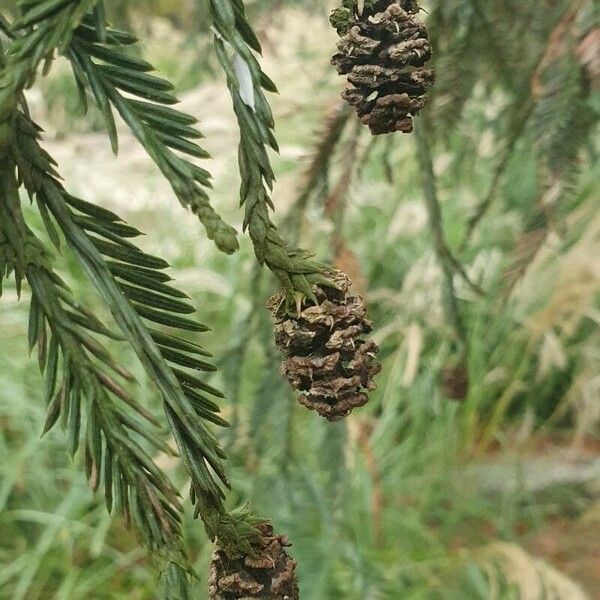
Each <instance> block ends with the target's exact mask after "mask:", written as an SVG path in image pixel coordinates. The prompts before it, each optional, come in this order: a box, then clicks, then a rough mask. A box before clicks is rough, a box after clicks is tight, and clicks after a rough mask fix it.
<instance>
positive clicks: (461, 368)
mask: <svg viewBox="0 0 600 600" xmlns="http://www.w3.org/2000/svg"><path fill="white" fill-rule="evenodd" d="M442 393H443V394H444V396H446V397H447V398H450V400H464V399H465V398H466V397H467V395H468V393H469V370H468V368H467V365H466V363H465V362H463V361H461V362H459V363H458V364H452V363H450V364H447V365H446V366H445V367H444V368H443V369H442Z"/></svg>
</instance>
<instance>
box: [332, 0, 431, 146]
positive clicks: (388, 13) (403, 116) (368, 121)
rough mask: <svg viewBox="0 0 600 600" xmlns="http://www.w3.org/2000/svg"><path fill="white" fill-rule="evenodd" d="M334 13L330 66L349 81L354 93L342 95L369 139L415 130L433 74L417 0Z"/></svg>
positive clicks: (383, 1)
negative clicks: (428, 64)
mask: <svg viewBox="0 0 600 600" xmlns="http://www.w3.org/2000/svg"><path fill="white" fill-rule="evenodd" d="M345 4H350V5H351V6H352V8H347V7H343V8H340V9H337V10H335V11H334V12H333V13H332V16H331V19H330V20H331V23H332V25H333V26H334V27H336V29H337V30H338V33H339V34H340V35H341V36H342V37H341V39H340V41H339V42H338V45H337V47H338V52H336V53H335V54H334V55H333V57H332V58H331V63H332V64H333V65H334V66H335V67H336V69H337V71H338V73H339V74H340V75H348V82H349V83H350V84H351V86H352V87H349V88H347V89H346V90H344V91H343V92H342V98H344V99H345V100H346V101H347V102H348V103H349V104H351V105H352V106H354V107H355V109H356V112H357V114H358V116H359V117H360V119H361V121H362V122H363V123H364V124H365V125H368V126H369V129H370V130H371V133H372V134H374V135H379V134H382V133H391V132H393V131H402V132H404V133H410V132H411V131H412V129H413V122H412V115H415V114H417V113H418V112H419V111H420V110H421V109H422V108H423V107H424V106H425V105H426V104H427V101H428V91H429V89H430V88H431V86H432V85H433V80H434V73H433V69H431V68H429V67H425V66H424V65H425V63H426V62H427V61H428V60H429V59H430V58H431V44H430V43H429V38H428V35H427V31H426V29H425V26H424V25H423V23H421V22H420V21H418V20H417V19H416V18H415V15H416V13H418V11H419V7H418V4H417V2H416V1H415V0H371V1H369V0H367V1H366V2H365V6H364V9H363V12H362V14H361V15H360V16H357V15H356V6H355V5H354V1H353V0H345Z"/></svg>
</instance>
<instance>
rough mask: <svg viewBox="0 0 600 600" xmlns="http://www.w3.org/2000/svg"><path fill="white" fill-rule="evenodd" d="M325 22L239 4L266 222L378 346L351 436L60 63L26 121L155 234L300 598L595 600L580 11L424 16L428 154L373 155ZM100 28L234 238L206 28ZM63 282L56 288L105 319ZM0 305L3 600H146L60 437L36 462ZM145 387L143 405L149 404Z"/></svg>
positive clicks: (38, 392) (144, 23) (236, 470)
mask: <svg viewBox="0 0 600 600" xmlns="http://www.w3.org/2000/svg"><path fill="white" fill-rule="evenodd" d="M333 6H334V5H333V4H332V3H321V2H316V1H312V0H269V1H267V0H257V1H255V2H251V3H249V5H248V8H249V14H250V16H251V19H252V21H253V23H254V25H255V28H256V30H257V32H258V34H259V37H260V39H261V41H262V43H263V45H264V50H265V52H264V68H265V71H266V72H267V73H268V74H269V75H270V76H271V78H272V79H273V80H274V81H275V82H276V84H277V86H278V88H279V90H280V94H279V95H277V96H273V97H272V101H273V106H274V110H275V114H276V134H277V137H278V141H279V143H280V146H281V153H280V155H278V156H274V157H273V160H274V166H275V168H276V173H277V175H278V183H277V185H276V187H275V193H274V200H275V203H276V205H277V208H278V211H277V215H276V216H277V219H278V221H279V222H280V223H282V225H283V226H284V227H285V229H286V230H287V231H288V234H289V235H290V237H292V238H293V239H296V240H298V241H300V242H301V243H302V245H303V246H304V247H311V248H315V249H317V250H318V251H319V255H320V256H321V257H322V258H327V259H329V260H331V261H332V262H334V263H335V264H337V265H338V266H340V267H341V268H343V269H345V270H346V271H347V272H348V273H349V274H350V275H351V276H352V278H353V280H354V284H355V288H356V290H357V291H358V292H360V293H362V294H364V295H365V296H366V297H367V298H368V301H369V305H370V310H371V316H372V318H373V320H374V321H375V324H376V325H375V326H376V330H375V336H376V339H377V341H378V343H380V345H381V347H382V351H381V356H382V358H383V364H384V370H383V372H382V374H381V375H380V376H379V377H378V390H377V391H376V392H375V393H374V394H373V395H372V399H371V401H370V403H369V405H368V406H367V407H365V408H364V409H361V410H359V411H356V412H355V413H354V414H353V415H352V416H351V417H349V418H348V419H347V420H346V421H345V422H343V423H337V424H333V425H331V424H328V423H325V422H322V421H321V420H320V419H319V418H318V416H316V415H315V414H312V413H311V414H308V413H307V412H306V410H305V409H303V408H301V407H300V406H298V405H297V403H296V402H295V401H294V399H293V397H292V396H291V394H290V393H289V391H288V389H287V386H286V384H285V382H284V381H283V380H282V378H281V377H280V376H279V374H278V362H279V358H278V356H277V354H276V352H275V351H274V348H273V345H272V340H271V323H270V317H269V315H268V313H267V311H266V310H265V309H264V303H265V300H266V299H267V298H268V296H269V295H270V294H271V293H272V292H274V291H275V290H274V289H273V287H272V286H273V282H272V280H271V278H270V277H269V276H268V274H267V273H265V272H264V271H261V270H260V269H258V268H257V267H256V266H255V261H254V258H253V254H252V251H251V247H250V245H249V244H248V243H247V242H246V241H244V242H243V243H242V248H241V251H240V252H239V253H238V254H236V255H235V256H233V257H225V256H223V255H220V254H218V253H217V252H216V251H215V250H214V249H213V247H212V246H211V245H210V243H209V242H208V241H207V240H205V239H204V238H203V234H202V231H200V229H199V227H198V225H197V223H196V221H195V218H194V217H193V216H192V215H187V214H186V213H185V212H184V211H181V210H178V209H177V208H173V207H174V206H175V204H173V201H172V199H171V197H170V193H169V190H168V187H167V185H166V184H165V183H164V182H163V181H162V179H161V178H160V176H159V174H158V173H157V172H156V170H155V169H154V168H153V166H152V165H151V164H150V163H149V161H148V159H147V158H146V157H145V156H144V153H143V152H142V151H141V150H140V149H139V148H138V147H137V146H136V143H135V141H134V140H133V139H131V138H130V137H128V135H127V133H126V132H125V131H123V132H122V140H123V142H122V148H121V155H120V160H119V162H116V161H115V160H114V158H113V157H112V156H111V154H110V148H109V145H108V142H107V140H106V138H105V136H104V134H103V130H102V123H101V119H99V118H98V117H97V115H94V114H93V113H91V114H88V116H87V117H86V118H85V119H84V118H83V116H82V115H81V113H80V111H79V108H78V107H77V105H76V103H75V101H74V98H75V94H74V85H73V82H72V81H71V79H70V75H69V73H68V70H67V69H66V68H65V69H64V70H61V69H60V68H57V69H55V70H53V72H52V75H51V76H49V77H48V78H46V79H45V80H44V81H43V82H42V84H41V85H40V86H38V89H37V90H36V91H35V92H32V93H31V94H30V98H29V100H30V105H31V106H32V109H33V111H34V113H35V116H36V118H37V119H38V120H40V121H42V122H43V123H44V126H45V129H46V131H47V135H46V143H47V145H48V146H49V147H50V148H51V152H52V154H53V155H54V156H56V157H57V158H58V159H59V162H60V167H61V172H62V173H63V174H64V175H65V176H66V179H67V181H68V183H69V185H70V186H71V188H73V191H74V193H78V194H80V195H82V196H83V197H85V198H86V199H88V200H91V201H95V202H98V203H100V204H103V205H105V206H108V207H109V208H111V207H113V208H118V210H119V212H121V213H125V214H124V216H125V217H126V218H127V220H128V221H129V222H130V223H131V224H133V225H136V226H140V228H141V229H143V230H144V231H146V232H147V233H148V235H147V236H146V238H145V247H146V248H147V249H150V250H151V251H152V252H153V253H155V254H159V255H163V256H165V257H166V258H167V259H168V260H169V261H170V262H171V263H172V264H173V275H174V277H175V278H176V279H177V280H178V282H179V283H180V285H181V287H182V288H183V289H185V290H186V291H187V292H188V293H189V294H190V295H191V296H192V297H193V299H194V302H195V303H196V304H197V306H198V308H199V311H200V318H201V320H202V321H203V322H207V323H210V324H211V325H212V329H213V330H212V333H211V334H208V335H206V336H205V342H206V344H207V345H208V346H210V348H211V350H212V351H213V352H214V354H215V355H216V357H217V360H218V362H219V364H220V366H221V372H220V374H217V375H216V376H215V382H216V383H218V384H219V385H221V386H223V388H224V389H225V390H226V391H227V395H228V400H227V401H226V402H225V403H224V405H223V412H224V415H225V417H226V418H227V419H228V420H229V421H230V423H231V427H230V428H229V429H228V430H226V431H225V432H224V433H223V434H222V435H223V443H224V446H225V447H226V449H227V451H228V454H229V471H230V473H231V476H232V480H233V487H234V490H235V494H233V495H232V496H234V497H233V498H232V503H235V504H239V503H241V502H246V501H249V502H250V503H251V504H252V506H253V507H255V508H256V509H257V510H258V511H260V513H261V514H264V515H266V516H269V517H270V518H272V520H273V521H274V523H275V524H276V526H277V529H278V530H280V531H282V532H283V531H285V532H286V533H287V534H288V535H289V537H290V539H291V541H292V543H293V548H292V550H293V555H294V557H295V558H296V559H297V560H298V564H299V567H298V568H299V576H300V582H301V590H302V597H303V598H305V599H306V600H324V599H330V598H331V599H337V598H344V599H352V600H354V599H356V600H371V599H373V600H375V599H377V600H379V599H390V600H395V599H398V600H400V599H402V600H404V599H411V600H416V599H427V600H429V599H441V600H463V599H464V600H469V599H474V600H475V599H480V600H484V599H495V598H498V599H500V598H502V599H513V598H514V599H520V598H523V599H526V600H527V599H531V600H538V599H539V600H541V599H542V598H548V599H550V598H557V599H565V600H567V599H583V598H590V599H591V598H598V597H600V575H599V574H600V548H599V547H598V544H597V540H598V539H599V537H600V443H599V442H600V440H599V435H598V434H599V432H600V428H599V423H600V369H599V366H600V345H599V343H598V342H599V339H600V334H599V330H598V324H599V323H600V309H599V306H598V292H599V290H600V260H599V257H600V214H599V211H598V206H599V200H600V186H598V181H599V180H600V178H599V176H600V161H599V160H598V152H599V150H600V148H599V145H598V140H599V137H598V135H597V133H598V127H597V119H598V115H599V112H600V82H599V78H600V64H599V63H600V29H599V27H600V25H599V22H598V8H597V4H596V3H595V2H594V1H593V0H590V1H584V0H581V1H579V0H543V1H542V2H534V1H533V0H526V1H523V0H495V1H494V2H491V1H490V2H480V1H479V0H449V1H448V0H446V1H442V0H430V1H429V2H426V3H424V7H425V9H426V14H424V15H423V16H424V18H426V19H427V21H428V23H429V27H430V31H431V36H432V38H433V42H434V48H435V50H436V55H435V63H436V65H435V66H436V70H437V84H436V87H435V96H434V98H433V101H432V103H431V105H430V107H429V109H428V110H427V111H426V112H425V114H424V116H423V117H422V118H420V119H418V123H417V126H418V127H419V135H418V136H417V141H419V148H418V150H419V151H418V152H417V151H416V150H417V144H416V143H415V137H414V136H400V135H396V136H385V137H381V138H371V137H370V136H369V135H368V132H366V131H364V130H363V129H362V128H361V127H360V126H358V125H357V123H356V121H355V118H354V115H353V114H350V112H349V111H348V110H347V109H346V108H345V107H344V106H342V104H341V103H340V101H339V100H338V96H339V90H340V89H341V85H342V82H341V80H340V79H339V78H338V77H337V76H336V74H335V73H334V71H333V68H332V67H330V66H329V56H330V54H331V52H332V51H333V48H334V45H335V40H336V36H335V32H334V31H333V30H332V29H331V28H330V27H329V26H328V23H327V17H328V13H329V11H330V9H331V8H333ZM0 7H1V8H2V9H3V10H7V11H10V10H11V3H10V2H0ZM111 7H112V10H113V11H114V13H113V15H112V19H113V20H114V22H116V23H119V22H127V23H128V24H129V25H130V26H132V27H134V28H135V30H136V31H138V32H139V36H140V38H141V39H143V40H144V54H145V55H146V56H148V57H150V60H151V61H152V62H153V63H154V64H157V65H158V66H159V68H160V70H161V71H162V73H163V74H164V75H166V76H168V77H169V78H170V79H171V80H172V81H173V82H174V83H175V84H176V86H177V88H178V90H179V91H180V92H181V98H182V102H183V106H184V108H185V110H187V111H188V112H191V113H192V114H194V115H196V116H197V117H198V118H199V119H200V120H201V128H202V130H203V132H204V134H205V136H206V140H205V141H206V147H207V148H208V149H209V150H210V151H211V154H212V156H213V159H212V160H211V161H210V162H209V163H207V164H208V165H209V167H208V168H210V170H211V172H212V173H213V176H214V193H213V198H214V201H215V203H216V204H217V205H218V206H219V208H220V210H221V211H222V212H223V213H224V214H225V215H226V216H227V217H229V220H230V221H233V222H237V223H238V224H239V222H240V216H239V214H238V213H237V210H236V204H237V187H238V184H239V182H238V179H237V175H235V173H236V172H237V171H236V166H235V164H236V145H237V130H236V125H235V120H234V117H233V113H232V111H231V109H230V100H229V97H228V94H227V90H226V88H225V84H224V81H223V78H222V75H221V74H220V73H219V70H218V68H217V63H216V58H215V56H214V54H213V52H212V41H211V36H210V35H209V25H210V23H209V22H208V20H207V12H206V9H205V7H203V4H202V3H199V2H191V1H189V0H147V1H145V2H143V3H137V2H136V3H134V2H126V1H124V0H119V1H114V2H111ZM39 90H41V92H40V91H39ZM429 167H431V168H429ZM427 190H429V192H427ZM432 190H433V192H432ZM432 193H433V196H432ZM432 202H433V206H434V207H435V206H437V207H438V208H440V209H441V210H440V213H441V214H440V216H439V218H437V217H436V216H435V214H432ZM31 211H32V213H33V208H32V209H31ZM434 212H435V211H434ZM32 218H35V215H33V214H32ZM39 229H40V231H39V234H40V235H42V236H43V233H42V229H43V228H42V227H41V226H40V228H39ZM67 258H69V257H68V255H67ZM69 264H70V268H69V272H68V273H64V276H65V278H66V279H67V280H68V281H69V282H70V283H71V285H72V286H73V289H74V290H75V291H76V292H77V293H78V294H79V296H80V297H81V298H82V299H85V301H86V302H87V303H88V304H91V305H94V304H95V305H98V299H97V298H96V297H95V295H94V292H93V290H91V289H90V287H89V286H88V284H87V283H86V280H85V278H84V276H83V275H82V273H81V272H80V270H79V268H78V267H77V265H76V263H75V262H74V260H70V262H69ZM17 300H18V299H17V295H16V291H14V290H11V289H8V290H7V291H6V292H5V298H3V304H2V313H1V319H0V348H1V349H2V351H1V352H0V457H1V460H0V531H1V535H0V598H1V599H6V600H26V599H27V600H36V599H41V598H44V599H50V598H52V599H56V600H58V599H61V600H79V599H82V600H83V599H89V598H94V599H105V598H106V599H109V598H110V599H118V598H128V599H136V598H139V599H146V598H158V597H161V592H160V586H158V585H157V582H156V580H155V576H154V575H153V570H152V565H150V564H148V559H147V557H146V555H145V553H144V552H143V551H142V550H140V548H139V547H138V545H137V542H136V539H135V537H134V535H133V534H132V533H130V532H128V531H127V530H126V529H124V526H123V524H122V523H121V522H120V521H118V520H114V521H111V519H110V517H109V516H108V515H107V514H106V511H105V509H104V506H103V503H102V501H101V499H96V498H94V497H93V496H92V494H91V492H90V491H89V490H88V488H87V486H86V482H85V480H84V477H83V475H82V473H83V467H82V464H81V463H82V458H81V456H76V458H75V461H74V463H72V462H71V461H70V460H69V459H68V458H67V456H68V454H67V451H66V440H65V439H64V437H63V436H62V435H61V433H60V432H56V431H53V432H51V433H50V434H48V435H47V436H46V437H45V438H44V439H40V432H41V431H42V428H43V423H44V418H45V417H44V413H45V411H44V407H43V402H42V385H41V378H40V375H39V373H38V370H37V366H36V364H35V361H33V360H32V361H28V360H27V341H26V333H25V332H26V330H27V303H26V302H18V301H17ZM115 352H121V355H122V359H123V361H127V363H128V364H133V367H132V368H133V370H134V371H135V370H136V366H135V362H134V358H133V357H132V356H131V355H130V354H129V353H126V352H125V351H124V350H123V348H120V349H119V347H116V348H115ZM142 373H143V371H142V369H141V367H137V372H136V374H137V375H138V376H139V381H140V384H139V390H138V391H139V397H144V398H147V402H148V403H149V404H151V405H152V404H153V403H154V404H155V405H156V404H157V402H158V400H157V397H156V392H155V390H154V389H153V387H152V383H151V382H148V381H146V380H145V379H144V377H143V375H142ZM467 374H468V382H469V385H468V389H466V385H465V376H466V375H467ZM449 396H454V397H455V399H454V400H452V399H450V398H449ZM158 460H159V461H160V462H161V464H162V466H163V467H164V468H166V469H168V470H170V471H171V472H172V471H173V470H174V469H175V465H174V464H173V465H171V464H170V463H169V461H170V460H171V459H168V458H167V457H158ZM174 476H175V477H177V476H179V482H180V485H181V486H182V488H184V487H185V485H186V482H185V480H184V478H183V476H182V474H181V473H180V474H179V475H177V474H174ZM187 531H188V532H190V533H189V536H188V537H189V543H190V547H191V549H192V553H193V555H194V556H195V557H196V560H197V566H198V572H199V573H200V574H203V573H206V566H207V563H208V560H209V557H210V552H211V547H210V545H209V544H208V543H207V542H206V540H205V537H204V534H203V531H202V530H201V528H200V527H199V526H198V525H197V524H196V523H194V522H193V521H191V520H190V522H189V523H188V526H187ZM205 589H206V582H205V581H202V582H200V583H199V585H198V596H197V597H198V598H202V597H204V596H202V594H203V593H204V591H203V590H205Z"/></svg>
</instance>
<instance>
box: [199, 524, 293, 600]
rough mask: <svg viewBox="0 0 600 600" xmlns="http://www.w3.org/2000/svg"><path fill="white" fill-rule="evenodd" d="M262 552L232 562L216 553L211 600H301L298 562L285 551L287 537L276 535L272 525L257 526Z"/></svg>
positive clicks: (210, 580)
mask: <svg viewBox="0 0 600 600" xmlns="http://www.w3.org/2000/svg"><path fill="white" fill-rule="evenodd" d="M257 527H258V529H259V530H260V533H261V535H262V542H263V545H262V548H260V550H259V552H258V553H257V554H256V555H255V556H249V555H246V556H243V557H242V558H239V559H230V558H228V557H227V555H226V554H225V552H223V550H215V552H214V553H213V556H212V562H211V564H210V578H209V594H210V600H252V599H253V598H260V599H261V600H298V598H299V597H300V596H299V591H298V583H297V581H296V574H295V569H296V561H294V560H293V559H292V558H290V557H289V556H288V554H287V552H286V551H285V548H287V547H288V546H290V543H289V541H288V539H287V537H285V536H284V535H275V534H274V532H273V526H272V525H271V524H270V523H262V524H260V525H258V526H257Z"/></svg>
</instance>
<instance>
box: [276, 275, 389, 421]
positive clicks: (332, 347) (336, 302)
mask: <svg viewBox="0 0 600 600" xmlns="http://www.w3.org/2000/svg"><path fill="white" fill-rule="evenodd" d="M329 277H330V279H331V280H332V281H333V282H334V283H335V284H336V286H337V287H338V289H336V288H333V287H327V286H316V287H315V296H316V298H317V304H313V305H310V306H307V307H302V309H301V310H300V312H299V313H298V314H296V313H290V312H288V311H286V309H285V304H284V297H283V295H282V294H276V295H275V296H273V297H272V298H271V299H270V300H269V302H268V307H269V310H270V311H271V312H272V313H273V314H274V316H275V343H276V344H277V346H278V347H279V348H280V349H281V350H282V351H283V353H284V355H285V357H286V358H285V359H284V360H283V362H282V364H281V373H282V374H283V375H284V376H285V378H286V379H287V380H288V382H289V383H290V385H291V386H292V387H293V388H294V389H297V390H299V391H301V392H303V394H302V395H301V396H300V397H299V399H298V401H299V402H300V404H302V405H304V406H306V407H307V408H310V409H311V410H316V411H317V412H318V413H319V414H320V415H321V416H323V417H325V418H326V419H328V420H329V421H337V420H339V419H341V418H343V417H345V416H346V415H348V414H349V413H350V412H351V411H352V409H353V408H355V407H357V406H362V405H363V404H365V403H366V402H367V400H368V396H367V394H366V393H365V392H364V391H363V390H373V389H375V387H376V386H375V383H374V382H373V377H374V376H375V375H376V374H377V373H379V371H380V370H381V365H379V363H378V362H377V360H376V358H375V354H376V353H377V351H378V350H379V348H378V347H377V344H375V342H374V341H373V340H364V339H362V338H361V336H362V335H363V334H366V333H369V332H370V331H371V330H372V322H371V321H369V319H368V318H367V310H366V307H365V303H364V300H363V299H362V298H361V297H360V296H349V295H348V289H349V287H350V285H351V282H350V279H349V278H348V276H347V275H346V274H345V273H342V272H341V271H334V272H332V273H330V274H329Z"/></svg>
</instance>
